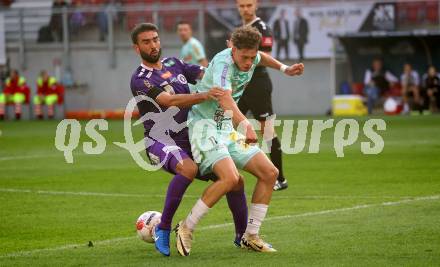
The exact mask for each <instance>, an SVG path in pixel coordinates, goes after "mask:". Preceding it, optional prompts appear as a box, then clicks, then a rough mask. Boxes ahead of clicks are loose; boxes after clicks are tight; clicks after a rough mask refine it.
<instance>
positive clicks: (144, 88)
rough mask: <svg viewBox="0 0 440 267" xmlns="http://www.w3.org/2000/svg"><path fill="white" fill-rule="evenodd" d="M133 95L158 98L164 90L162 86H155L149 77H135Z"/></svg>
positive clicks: (132, 88) (132, 87)
mask: <svg viewBox="0 0 440 267" xmlns="http://www.w3.org/2000/svg"><path fill="white" fill-rule="evenodd" d="M131 91H132V93H133V96H136V95H146V96H148V97H151V98H152V99H156V97H157V96H158V95H160V93H162V92H164V90H163V89H162V88H159V87H157V86H153V85H152V84H151V83H150V82H149V81H148V80H147V79H134V80H133V82H132V86H131Z"/></svg>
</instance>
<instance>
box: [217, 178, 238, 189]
mask: <svg viewBox="0 0 440 267" xmlns="http://www.w3.org/2000/svg"><path fill="white" fill-rule="evenodd" d="M218 178H219V181H220V182H221V183H223V184H224V187H225V189H226V190H227V191H233V190H234V189H235V188H236V187H237V185H238V183H239V181H240V176H239V174H229V175H227V176H224V177H218Z"/></svg>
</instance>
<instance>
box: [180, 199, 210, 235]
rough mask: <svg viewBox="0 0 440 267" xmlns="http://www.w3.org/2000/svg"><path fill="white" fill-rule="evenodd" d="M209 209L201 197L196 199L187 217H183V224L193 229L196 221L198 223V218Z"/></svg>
mask: <svg viewBox="0 0 440 267" xmlns="http://www.w3.org/2000/svg"><path fill="white" fill-rule="evenodd" d="M209 210H210V208H209V207H208V206H206V204H205V203H204V202H203V201H202V199H199V200H197V202H196V204H195V205H194V207H193V208H192V210H191V212H190V213H189V214H188V217H186V219H185V226H186V227H188V228H189V229H191V230H194V228H195V227H196V225H197V223H199V221H200V219H202V217H203V216H205V214H206V213H208V211H209Z"/></svg>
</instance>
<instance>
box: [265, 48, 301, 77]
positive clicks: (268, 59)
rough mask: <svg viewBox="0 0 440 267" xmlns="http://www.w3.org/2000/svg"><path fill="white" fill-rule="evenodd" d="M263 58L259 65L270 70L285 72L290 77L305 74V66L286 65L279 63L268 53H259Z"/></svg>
mask: <svg viewBox="0 0 440 267" xmlns="http://www.w3.org/2000/svg"><path fill="white" fill-rule="evenodd" d="M259 53H260V56H261V60H260V63H259V65H261V66H265V67H268V68H272V69H276V70H280V71H282V72H284V73H285V74H286V75H289V76H295V75H301V74H303V72H304V64H302V63H299V64H293V65H292V66H287V65H284V64H283V63H281V62H279V61H278V60H276V59H275V58H273V57H272V56H271V55H269V54H267V53H262V52H259Z"/></svg>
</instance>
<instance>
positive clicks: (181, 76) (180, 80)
mask: <svg viewBox="0 0 440 267" xmlns="http://www.w3.org/2000/svg"><path fill="white" fill-rule="evenodd" d="M177 80H178V81H179V82H180V83H181V84H187V83H188V81H187V80H186V78H185V76H184V75H183V74H179V75H177Z"/></svg>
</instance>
